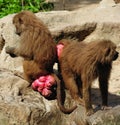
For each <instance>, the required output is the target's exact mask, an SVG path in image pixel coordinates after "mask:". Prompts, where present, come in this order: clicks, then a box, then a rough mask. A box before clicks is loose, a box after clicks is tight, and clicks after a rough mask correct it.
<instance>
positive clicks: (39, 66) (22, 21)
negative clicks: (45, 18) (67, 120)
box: [6, 11, 76, 113]
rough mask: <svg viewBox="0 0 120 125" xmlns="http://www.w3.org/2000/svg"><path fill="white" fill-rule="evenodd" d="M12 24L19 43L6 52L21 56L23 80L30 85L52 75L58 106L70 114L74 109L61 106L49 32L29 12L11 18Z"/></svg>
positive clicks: (54, 53) (8, 48) (53, 52)
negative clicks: (19, 39)
mask: <svg viewBox="0 0 120 125" xmlns="http://www.w3.org/2000/svg"><path fill="white" fill-rule="evenodd" d="M13 24H14V25H15V28H16V34H18V35H19V36H20V38H21V41H20V43H19V45H18V46H17V47H9V46H7V47H6V52H7V53H8V54H10V55H11V56H12V57H16V56H21V57H23V58H24V61H23V69H24V78H25V79H26V80H27V81H28V82H30V83H32V82H33V81H34V80H36V79H37V78H39V77H40V76H44V75H48V74H50V75H52V76H53V77H54V78H55V80H56V83H57V100H58V105H59V107H60V109H61V110H62V111H63V112H64V113H71V112H72V111H73V110H74V109H70V110H67V109H65V108H64V105H62V97H61V96H62V95H61V84H60V80H59V79H58V77H57V76H56V75H55V74H54V73H53V65H54V63H55V62H56V61H57V49H56V44H55V42H54V41H53V39H52V36H51V33H50V31H49V30H48V28H47V27H46V25H45V24H44V23H43V22H42V21H41V20H40V19H38V18H37V17H36V16H35V15H34V14H33V13H32V12H30V11H22V12H20V13H18V14H16V15H15V16H14V18H13ZM54 92H55V91H54ZM54 92H53V95H54ZM48 98H53V97H48ZM74 108H76V107H74Z"/></svg>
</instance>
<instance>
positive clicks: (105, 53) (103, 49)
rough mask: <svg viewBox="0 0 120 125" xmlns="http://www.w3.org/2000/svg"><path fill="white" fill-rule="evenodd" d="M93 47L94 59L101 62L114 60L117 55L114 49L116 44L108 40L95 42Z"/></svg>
mask: <svg viewBox="0 0 120 125" xmlns="http://www.w3.org/2000/svg"><path fill="white" fill-rule="evenodd" d="M93 49H95V51H96V52H97V54H96V56H97V58H96V59H97V60H98V61H99V62H100V63H102V64H103V63H111V62H112V61H114V60H116V59H117V58H118V55H119V53H118V52H117V51H116V45H115V44H114V43H113V42H111V41H109V40H105V41H100V42H99V43H97V42H96V45H95V46H94V48H93Z"/></svg>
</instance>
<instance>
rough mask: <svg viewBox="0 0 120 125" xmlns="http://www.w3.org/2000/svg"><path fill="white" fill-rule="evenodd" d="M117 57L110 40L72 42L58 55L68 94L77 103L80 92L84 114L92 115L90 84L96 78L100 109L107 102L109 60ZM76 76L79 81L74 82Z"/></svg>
mask: <svg viewBox="0 0 120 125" xmlns="http://www.w3.org/2000/svg"><path fill="white" fill-rule="evenodd" d="M117 57H118V52H117V51H116V45H115V44H114V43H112V42H111V41H109V40H101V41H96V42H95V41H94V42H90V43H88V44H85V43H83V42H80V43H73V44H70V45H69V46H67V47H66V48H64V49H63V52H62V54H61V56H60V58H59V63H60V70H61V75H62V77H63V81H64V84H65V87H66V88H67V89H68V90H69V91H70V93H71V96H72V97H73V99H75V100H76V101H78V102H80V103H81V101H82V99H81V98H80V91H81V88H82V96H83V100H84V104H85V109H86V114H87V115H91V114H92V113H93V108H92V105H91V84H92V82H93V81H94V80H95V79H96V78H98V80H99V87H100V91H101V96H102V106H103V109H105V108H107V105H108V81H109V78H110V73H111V68H112V62H113V61H114V60H116V59H117ZM77 78H79V83H78V82H76V81H77Z"/></svg>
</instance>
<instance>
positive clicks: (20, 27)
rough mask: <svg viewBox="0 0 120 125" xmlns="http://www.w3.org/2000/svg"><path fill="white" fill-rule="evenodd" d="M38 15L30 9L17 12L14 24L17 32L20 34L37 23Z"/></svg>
mask: <svg viewBox="0 0 120 125" xmlns="http://www.w3.org/2000/svg"><path fill="white" fill-rule="evenodd" d="M36 19H37V17H36V16H35V15H34V14H33V13H32V12H30V11H22V12H20V13H18V14H16V15H15V16H14V18H13V24H14V25H15V27H16V34H18V35H20V34H21V33H22V32H23V31H25V30H27V27H29V28H30V26H32V25H33V24H35V21H36Z"/></svg>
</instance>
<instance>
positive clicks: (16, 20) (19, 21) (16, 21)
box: [13, 16, 25, 35]
mask: <svg viewBox="0 0 120 125" xmlns="http://www.w3.org/2000/svg"><path fill="white" fill-rule="evenodd" d="M13 24H14V26H15V28H16V31H15V33H16V34H18V35H20V34H21V32H22V31H24V29H25V25H24V23H23V21H22V19H21V18H19V17H17V16H15V17H14V18H13Z"/></svg>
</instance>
